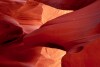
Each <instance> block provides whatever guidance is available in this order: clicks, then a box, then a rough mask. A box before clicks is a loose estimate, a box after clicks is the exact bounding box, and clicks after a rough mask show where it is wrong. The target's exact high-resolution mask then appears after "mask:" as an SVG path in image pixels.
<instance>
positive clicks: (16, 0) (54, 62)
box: [0, 0, 70, 67]
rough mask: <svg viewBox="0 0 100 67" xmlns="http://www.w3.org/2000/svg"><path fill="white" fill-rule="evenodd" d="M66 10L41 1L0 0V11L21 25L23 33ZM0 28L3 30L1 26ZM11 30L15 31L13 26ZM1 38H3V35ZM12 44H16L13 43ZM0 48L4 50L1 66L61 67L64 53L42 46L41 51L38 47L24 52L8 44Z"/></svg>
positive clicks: (0, 54) (0, 57) (36, 27)
mask: <svg viewBox="0 0 100 67" xmlns="http://www.w3.org/2000/svg"><path fill="white" fill-rule="evenodd" d="M68 12H70V11H63V10H59V9H55V8H53V7H50V6H47V5H44V4H41V3H39V4H38V3H34V2H33V1H31V0H30V1H25V0H8V1H6V0H1V1H0V13H2V14H5V15H7V16H10V18H12V19H13V20H14V22H13V21H11V22H12V23H14V24H16V25H17V26H19V27H20V28H21V27H22V28H23V31H24V32H23V33H27V34H28V33H30V32H32V31H34V30H36V29H38V28H39V27H40V26H41V25H43V24H44V23H46V22H47V21H49V20H51V19H54V18H56V17H58V16H60V15H63V14H66V13H68ZM5 18H7V17H5ZM7 19H9V18H7ZM9 20H10V19H9ZM15 21H16V22H15ZM0 25H2V23H0ZM12 27H13V26H12ZM15 27H16V26H15ZM0 29H2V30H3V28H0ZM12 30H14V31H15V29H14V27H13V28H12ZM21 30H22V29H21ZM5 31H7V30H5ZM9 32H10V31H9ZM23 33H21V34H23ZM7 34H8V33H7ZM7 34H6V35H7ZM15 34H16V33H15ZM10 37H12V36H10ZM0 38H1V36H0ZM2 38H3V39H5V37H2ZM0 42H1V41H0ZM19 43H20V42H19ZM19 43H18V44H17V45H19V46H20V45H23V44H19ZM11 44H12V43H11ZM13 44H14V45H16V44H15V43H13ZM8 45H9V44H8ZM27 49H28V48H27ZM0 50H2V51H1V52H4V53H3V54H2V53H1V52H0V66H1V67H26V66H28V67H29V66H32V67H33V66H35V67H61V58H62V56H64V54H65V52H64V51H62V50H58V49H52V48H46V47H42V51H41V52H40V51H39V50H40V48H39V50H38V48H36V49H33V48H32V49H28V51H27V50H26V51H25V52H23V50H25V49H23V48H22V49H21V48H20V47H18V46H10V47H9V46H7V47H5V46H4V47H0ZM37 50H38V51H39V52H38V51H37ZM38 53H41V54H42V55H38ZM34 54H36V56H37V57H38V56H39V57H38V60H37V59H36V58H37V57H35V56H33V55H34ZM25 55H26V56H25ZM29 55H31V56H29ZM22 57H23V58H22ZM29 57H30V58H29ZM30 59H31V60H30ZM32 59H33V60H32ZM32 63H33V64H32Z"/></svg>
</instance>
